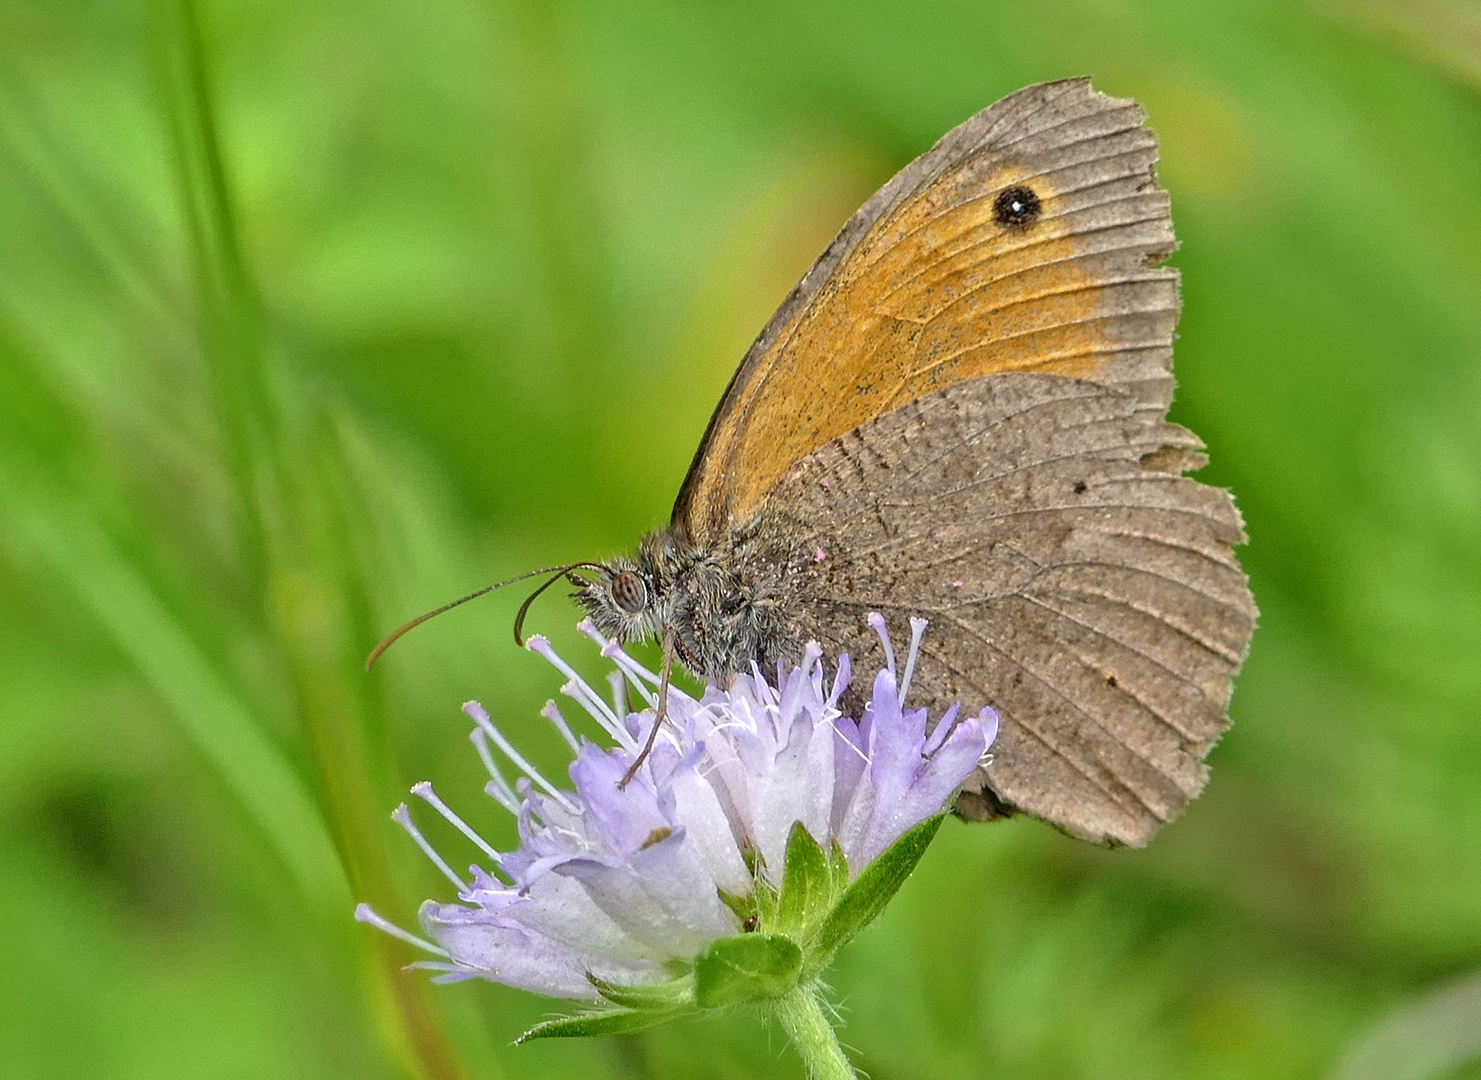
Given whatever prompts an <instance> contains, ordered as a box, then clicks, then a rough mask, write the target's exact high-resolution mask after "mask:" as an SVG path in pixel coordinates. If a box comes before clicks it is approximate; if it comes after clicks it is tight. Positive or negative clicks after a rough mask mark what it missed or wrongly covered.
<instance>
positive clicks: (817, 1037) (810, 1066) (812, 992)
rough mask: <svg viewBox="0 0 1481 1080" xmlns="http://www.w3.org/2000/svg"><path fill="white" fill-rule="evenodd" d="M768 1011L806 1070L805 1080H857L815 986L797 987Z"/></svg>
mask: <svg viewBox="0 0 1481 1080" xmlns="http://www.w3.org/2000/svg"><path fill="white" fill-rule="evenodd" d="M772 1008H773V1010H774V1011H775V1013H776V1017H777V1019H778V1020H780V1021H781V1022H782V1029H783V1030H784V1031H786V1033H787V1037H788V1038H789V1039H791V1040H792V1045H793V1046H794V1047H796V1048H797V1055H798V1056H799V1057H800V1058H802V1063H803V1064H804V1065H806V1066H807V1075H808V1077H809V1080H858V1074H857V1073H855V1072H854V1067H853V1066H852V1065H850V1064H849V1060H848V1058H847V1057H846V1056H845V1055H844V1052H843V1047H841V1046H839V1045H838V1036H837V1034H835V1033H834V1031H833V1025H832V1024H831V1023H829V1022H828V1015H827V1013H826V1012H824V1010H823V999H822V995H821V994H820V993H819V992H818V989H817V986H816V984H812V985H807V986H799V987H797V988H796V989H794V990H793V991H792V992H791V993H789V994H788V995H787V996H786V997H784V998H782V999H780V1000H779V1001H777V1002H776V1004H775V1005H773V1006H772Z"/></svg>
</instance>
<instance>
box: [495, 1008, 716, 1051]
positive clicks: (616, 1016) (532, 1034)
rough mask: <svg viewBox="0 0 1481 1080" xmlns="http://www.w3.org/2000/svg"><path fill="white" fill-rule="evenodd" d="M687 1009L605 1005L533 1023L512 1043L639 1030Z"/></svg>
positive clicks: (662, 1022) (657, 1023) (682, 1012)
mask: <svg viewBox="0 0 1481 1080" xmlns="http://www.w3.org/2000/svg"><path fill="white" fill-rule="evenodd" d="M688 1011H689V1010H688V1009H643V1010H639V1009H605V1010H601V1011H597V1012H589V1013H578V1014H577V1015H576V1016H560V1017H557V1018H556V1019H554V1020H547V1021H545V1023H543V1024H536V1025H535V1026H534V1027H532V1028H530V1030H529V1031H526V1032H525V1033H524V1034H523V1035H521V1036H520V1037H519V1038H517V1039H515V1040H514V1041H515V1043H516V1044H518V1043H526V1042H529V1041H530V1040H532V1039H579V1038H583V1037H587V1036H595V1035H625V1034H627V1033H628V1032H630V1031H642V1030H643V1029H644V1028H650V1027H656V1026H658V1025H659V1024H664V1023H667V1022H668V1021H670V1020H674V1019H677V1018H678V1017H680V1016H683V1015H684V1013H686V1012H688Z"/></svg>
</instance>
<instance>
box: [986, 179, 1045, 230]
mask: <svg viewBox="0 0 1481 1080" xmlns="http://www.w3.org/2000/svg"><path fill="white" fill-rule="evenodd" d="M1042 210H1043V206H1042V205H1041V204H1040V203H1039V197H1038V196H1037V195H1035V194H1034V191H1033V189H1032V188H1027V187H1024V186H1023V185H1022V184H1015V185H1013V186H1012V187H1010V188H1004V189H1003V190H1002V191H1000V192H998V197H997V198H996V199H994V200H993V201H992V216H993V218H994V219H995V220H996V221H997V223H998V224H999V225H1002V226H1004V227H1006V228H1022V227H1024V226H1025V225H1032V224H1033V223H1034V222H1035V221H1036V220H1037V219H1038V217H1039V214H1040V212H1041V211H1042Z"/></svg>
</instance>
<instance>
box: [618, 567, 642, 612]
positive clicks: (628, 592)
mask: <svg viewBox="0 0 1481 1080" xmlns="http://www.w3.org/2000/svg"><path fill="white" fill-rule="evenodd" d="M612 599H613V600H615V601H617V606H618V607H620V608H621V609H622V610H623V611H625V612H627V613H628V614H629V615H636V614H638V613H639V612H641V611H642V610H643V609H644V608H645V607H647V606H648V586H647V585H645V584H643V579H642V578H641V577H640V576H639V575H638V574H636V573H635V572H633V571H632V570H620V571H618V573H617V574H616V575H615V576H614V577H613V578H612Z"/></svg>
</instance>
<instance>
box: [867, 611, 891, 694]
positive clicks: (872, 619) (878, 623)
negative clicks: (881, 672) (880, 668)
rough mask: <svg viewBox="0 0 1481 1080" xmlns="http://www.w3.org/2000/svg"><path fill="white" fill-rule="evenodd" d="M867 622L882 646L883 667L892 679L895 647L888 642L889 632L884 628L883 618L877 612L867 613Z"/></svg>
mask: <svg viewBox="0 0 1481 1080" xmlns="http://www.w3.org/2000/svg"><path fill="white" fill-rule="evenodd" d="M868 621H869V625H870V626H872V627H873V628H874V632H875V633H876V634H878V635H879V643H880V644H881V645H883V646H884V666H885V670H886V671H888V672H889V673H890V677H891V678H894V676H895V646H894V644H893V643H892V642H891V641H890V632H889V630H888V629H886V628H885V624H884V616H883V615H881V614H880V613H879V612H877V611H871V612H870V613H869V620H868Z"/></svg>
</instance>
